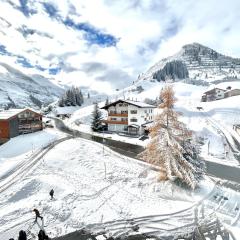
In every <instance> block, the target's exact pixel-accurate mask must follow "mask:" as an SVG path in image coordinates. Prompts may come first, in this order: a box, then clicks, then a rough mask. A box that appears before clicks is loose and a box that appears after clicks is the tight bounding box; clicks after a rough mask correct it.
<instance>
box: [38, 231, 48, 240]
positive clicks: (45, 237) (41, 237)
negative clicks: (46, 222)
mask: <svg viewBox="0 0 240 240" xmlns="http://www.w3.org/2000/svg"><path fill="white" fill-rule="evenodd" d="M48 239H49V237H48V235H46V233H45V232H44V230H42V229H41V230H40V231H39V233H38V240H48Z"/></svg>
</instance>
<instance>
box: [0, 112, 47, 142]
mask: <svg viewBox="0 0 240 240" xmlns="http://www.w3.org/2000/svg"><path fill="white" fill-rule="evenodd" d="M42 129H43V125H42V115H41V114H40V113H37V112H35V111H34V110H31V109H28V108H26V109H10V110H2V111H0V144H1V143H4V142H6V141H8V140H9V139H10V138H13V137H16V136H18V135H21V134H26V133H31V132H36V131H39V130H42Z"/></svg>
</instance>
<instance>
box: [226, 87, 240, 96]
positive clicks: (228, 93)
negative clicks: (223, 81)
mask: <svg viewBox="0 0 240 240" xmlns="http://www.w3.org/2000/svg"><path fill="white" fill-rule="evenodd" d="M237 95H240V89H230V90H227V91H226V92H225V93H224V97H225V98H227V97H233V96H237Z"/></svg>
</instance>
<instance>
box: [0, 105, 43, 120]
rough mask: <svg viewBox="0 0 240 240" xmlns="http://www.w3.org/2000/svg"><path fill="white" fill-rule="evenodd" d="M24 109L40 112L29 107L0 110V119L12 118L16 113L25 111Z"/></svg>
mask: <svg viewBox="0 0 240 240" xmlns="http://www.w3.org/2000/svg"><path fill="white" fill-rule="evenodd" d="M25 110H29V111H31V112H35V113H37V114H40V113H38V112H36V111H34V110H32V109H30V108H22V109H9V110H0V120H7V119H9V118H12V117H14V116H16V115H17V114H19V113H21V112H23V111H25Z"/></svg>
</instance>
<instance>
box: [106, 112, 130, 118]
mask: <svg viewBox="0 0 240 240" xmlns="http://www.w3.org/2000/svg"><path fill="white" fill-rule="evenodd" d="M108 116H113V117H128V113H111V112H109V113H108Z"/></svg>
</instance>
